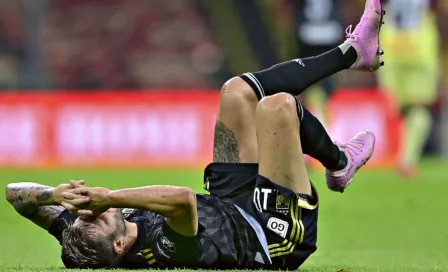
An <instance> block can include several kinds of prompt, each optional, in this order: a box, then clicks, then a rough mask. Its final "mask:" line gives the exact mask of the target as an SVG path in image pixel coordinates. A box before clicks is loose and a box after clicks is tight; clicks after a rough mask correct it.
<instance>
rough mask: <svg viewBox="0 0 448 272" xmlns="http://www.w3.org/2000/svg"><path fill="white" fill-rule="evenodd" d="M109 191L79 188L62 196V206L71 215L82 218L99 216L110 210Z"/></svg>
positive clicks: (99, 188) (98, 188) (100, 188)
mask: <svg viewBox="0 0 448 272" xmlns="http://www.w3.org/2000/svg"><path fill="white" fill-rule="evenodd" d="M109 192H110V190H109V189H106V188H102V187H97V188H89V187H84V186H78V187H77V188H75V189H72V190H70V191H69V192H65V193H63V194H62V196H63V198H64V200H63V203H62V205H63V206H64V208H66V209H67V210H69V211H70V212H71V213H74V214H77V215H81V216H97V215H100V214H102V213H103V212H105V211H106V210H107V209H109V208H110V206H109V202H108V200H109Z"/></svg>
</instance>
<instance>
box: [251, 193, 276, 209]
mask: <svg viewBox="0 0 448 272" xmlns="http://www.w3.org/2000/svg"><path fill="white" fill-rule="evenodd" d="M261 193H263V207H262V206H261V199H260V195H261ZM261 193H260V189H259V188H255V191H254V205H255V208H257V210H258V211H259V212H263V210H267V209H268V197H269V194H270V193H272V190H271V189H264V188H263V189H261Z"/></svg>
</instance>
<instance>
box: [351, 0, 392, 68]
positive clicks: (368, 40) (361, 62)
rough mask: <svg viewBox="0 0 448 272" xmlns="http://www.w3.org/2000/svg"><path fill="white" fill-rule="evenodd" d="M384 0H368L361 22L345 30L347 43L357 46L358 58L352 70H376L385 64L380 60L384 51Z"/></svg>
mask: <svg viewBox="0 0 448 272" xmlns="http://www.w3.org/2000/svg"><path fill="white" fill-rule="evenodd" d="M382 2H383V0H367V1H366V6H365V9H364V14H363V15H362V17H361V20H360V22H359V24H358V25H357V26H356V28H355V30H354V31H352V26H349V27H348V28H347V30H346V31H345V32H346V34H347V40H346V41H345V42H346V43H348V44H350V45H351V46H352V47H353V48H355V50H356V53H357V54H358V58H357V60H356V62H355V63H354V64H353V65H352V66H351V67H350V69H352V70H360V71H375V70H378V69H379V68H380V66H383V65H384V62H382V61H381V60H380V55H382V54H383V52H382V51H381V49H380V41H379V40H380V39H379V34H380V30H381V25H382V24H383V16H384V15H385V14H386V12H385V11H384V10H383V8H382Z"/></svg>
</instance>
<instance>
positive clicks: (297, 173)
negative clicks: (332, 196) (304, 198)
mask: <svg viewBox="0 0 448 272" xmlns="http://www.w3.org/2000/svg"><path fill="white" fill-rule="evenodd" d="M255 123H256V131H257V140H258V151H259V170H258V172H259V174H260V175H262V176H264V177H266V178H268V179H269V180H271V181H273V182H275V183H277V184H279V185H281V186H284V187H287V188H289V189H291V190H292V191H293V192H295V193H301V194H308V195H311V184H310V182H309V177H308V172H307V170H306V166H305V162H304V158H303V153H302V146H301V142H300V135H299V131H300V129H299V128H300V124H299V118H298V115H297V104H296V100H295V98H294V97H293V96H291V95H290V94H286V93H279V94H276V95H273V96H268V97H265V98H263V99H262V100H261V101H260V103H259V104H258V106H257V109H256V113H255Z"/></svg>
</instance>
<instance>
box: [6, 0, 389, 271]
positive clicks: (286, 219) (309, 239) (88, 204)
mask: <svg viewBox="0 0 448 272" xmlns="http://www.w3.org/2000/svg"><path fill="white" fill-rule="evenodd" d="M382 15H383V13H382V9H381V3H380V1H379V0H367V3H366V10H365V13H364V15H363V17H362V19H361V23H360V24H359V25H358V26H357V27H356V29H355V30H354V32H353V33H351V34H350V35H349V37H348V39H347V40H346V42H345V43H343V44H342V45H341V46H339V47H338V48H335V49H334V50H331V51H330V52H328V53H326V54H324V55H321V56H318V57H314V58H308V59H297V60H293V61H290V62H286V63H282V64H279V65H276V66H274V67H271V68H270V69H267V70H264V71H260V72H257V73H246V74H244V75H242V76H240V77H236V78H233V79H231V80H230V81H228V82H227V83H226V84H225V85H224V86H223V88H222V91H221V99H220V105H219V113H218V117H217V118H218V120H217V123H216V128H215V145H214V151H213V152H214V162H213V163H212V164H210V165H209V166H207V168H206V169H205V178H204V185H205V188H206V189H207V190H208V191H209V192H210V195H201V194H198V195H196V194H195V193H194V192H193V191H192V190H191V189H190V188H186V187H174V186H147V187H139V188H129V189H121V190H115V191H111V190H109V189H107V188H89V187H86V186H85V184H84V183H83V182H76V181H72V182H71V183H70V184H63V185H59V186H58V187H56V188H51V187H46V186H42V185H39V184H30V183H16V184H10V185H8V187H7V190H6V196H7V199H8V201H9V202H10V203H12V204H13V205H14V207H15V208H16V210H17V211H18V212H19V213H20V214H21V215H23V216H25V217H27V218H28V219H30V220H32V221H33V222H34V223H36V224H38V225H39V226H41V227H43V228H45V229H47V230H48V231H49V232H50V233H51V234H52V235H54V236H55V237H56V238H57V239H58V240H59V241H60V243H61V245H62V260H63V262H64V264H65V266H66V267H68V268H115V267H119V268H150V267H153V268H182V267H186V268H216V269H230V268H233V269H258V268H265V269H297V268H298V267H299V266H300V265H301V264H302V263H303V262H304V261H305V260H306V259H307V258H308V256H309V255H310V254H312V253H313V252H314V251H315V250H316V239H317V213H318V204H319V203H318V195H317V192H316V190H315V189H314V187H313V185H312V184H311V182H310V180H309V177H308V173H307V170H306V167H305V164H304V161H303V160H304V158H303V154H304V153H306V154H309V155H310V156H312V157H314V158H316V159H318V160H319V161H320V162H321V163H322V164H323V165H324V166H325V167H326V177H327V184H328V187H329V188H330V189H331V190H334V191H343V190H344V189H345V188H346V187H347V186H348V185H349V184H350V182H351V180H352V178H353V176H354V175H355V173H356V172H357V170H358V169H359V168H360V167H361V166H362V165H363V164H365V163H366V162H367V161H368V159H369V158H370V156H371V155H372V153H373V150H374V144H375V138H374V135H373V134H372V133H370V132H362V133H360V134H358V135H357V136H355V138H354V139H353V140H351V141H350V142H348V143H346V144H345V145H342V144H334V143H333V142H332V141H331V139H330V137H329V136H328V134H327V133H326V131H325V129H324V128H323V126H322V125H321V124H320V123H319V121H318V120H317V119H316V118H315V117H314V116H313V115H311V114H310V113H309V112H308V111H307V110H306V109H305V108H304V107H303V106H302V105H301V103H300V102H299V101H298V100H297V98H296V96H295V95H297V94H298V93H300V92H301V91H303V90H305V89H306V87H307V86H310V85H311V84H314V83H315V82H317V81H318V80H320V79H321V78H322V77H325V76H327V75H329V74H332V73H335V72H338V71H340V70H343V69H346V68H350V69H357V70H369V71H370V70H376V69H378V68H379V66H380V65H381V62H380V60H379V55H380V53H381V52H380V51H379V44H378V35H379V29H380V26H381V23H382ZM64 208H65V210H64Z"/></svg>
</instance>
